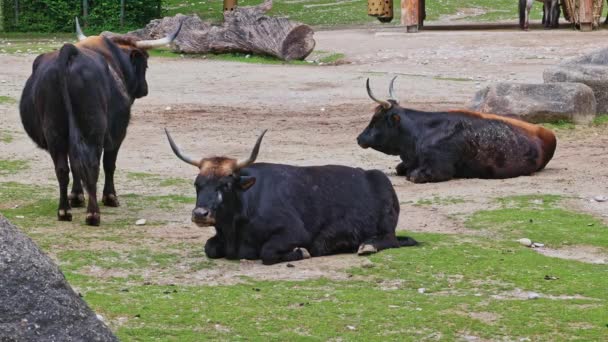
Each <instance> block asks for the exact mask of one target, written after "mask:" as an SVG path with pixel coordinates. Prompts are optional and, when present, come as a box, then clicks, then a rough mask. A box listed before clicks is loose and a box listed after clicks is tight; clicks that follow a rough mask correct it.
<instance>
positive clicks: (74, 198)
mask: <svg viewBox="0 0 608 342" xmlns="http://www.w3.org/2000/svg"><path fill="white" fill-rule="evenodd" d="M68 200H69V201H70V206H72V208H82V207H84V204H85V203H84V194H76V193H74V192H72V193H70V194H69V195H68Z"/></svg>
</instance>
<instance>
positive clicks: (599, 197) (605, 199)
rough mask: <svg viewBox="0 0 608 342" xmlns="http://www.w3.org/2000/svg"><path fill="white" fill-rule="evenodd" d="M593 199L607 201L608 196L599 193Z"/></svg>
mask: <svg viewBox="0 0 608 342" xmlns="http://www.w3.org/2000/svg"><path fill="white" fill-rule="evenodd" d="M593 200H594V201H596V202H606V201H608V197H607V196H602V195H598V196H595V197H593Z"/></svg>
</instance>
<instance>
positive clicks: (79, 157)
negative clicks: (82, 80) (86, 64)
mask: <svg viewBox="0 0 608 342" xmlns="http://www.w3.org/2000/svg"><path fill="white" fill-rule="evenodd" d="M78 53H79V52H78V49H77V48H76V47H75V46H74V45H72V44H64V45H63V47H62V48H61V50H60V51H59V57H58V59H57V63H58V66H59V70H60V72H59V83H60V87H59V88H60V90H61V97H62V100H63V104H64V106H65V111H66V113H67V116H68V131H69V143H70V147H69V150H68V151H69V152H68V154H69V157H70V166H71V167H72V172H74V173H75V174H77V175H78V176H79V177H80V178H81V179H82V181H83V183H84V185H85V188H86V189H87V191H88V190H89V189H88V187H87V185H88V184H90V181H91V180H92V171H93V170H92V166H93V165H94V164H95V160H96V158H95V152H94V149H92V148H91V147H90V146H88V145H87V143H86V142H85V139H84V137H83V135H82V132H81V130H80V128H79V127H78V123H77V122H76V116H75V115H74V110H73V108H72V100H71V98H70V92H69V90H68V81H67V80H68V78H67V76H68V73H69V70H68V67H69V64H70V62H71V60H72V58H73V57H74V56H76V55H78Z"/></svg>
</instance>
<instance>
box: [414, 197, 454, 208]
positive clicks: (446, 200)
mask: <svg viewBox="0 0 608 342" xmlns="http://www.w3.org/2000/svg"><path fill="white" fill-rule="evenodd" d="M465 202H466V201H465V200H464V199H462V198H458V197H451V196H448V197H439V196H434V197H433V198H424V199H420V200H418V201H417V202H416V203H414V205H415V206H429V205H450V204H458V203H465Z"/></svg>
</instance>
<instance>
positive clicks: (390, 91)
mask: <svg viewBox="0 0 608 342" xmlns="http://www.w3.org/2000/svg"><path fill="white" fill-rule="evenodd" d="M396 79H397V76H395V77H393V79H392V80H391V83H390V85H389V86H388V96H389V100H393V101H397V97H396V96H395V88H394V87H395V80H396ZM365 84H366V86H367V95H369V97H370V98H371V99H372V100H374V102H377V103H379V104H380V105H381V106H382V108H384V109H390V108H391V107H392V106H393V104H392V103H390V102H389V101H385V100H378V99H377V98H376V97H375V96H374V94H373V93H372V89H371V88H370V86H369V78H368V79H367V82H366V83H365Z"/></svg>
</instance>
